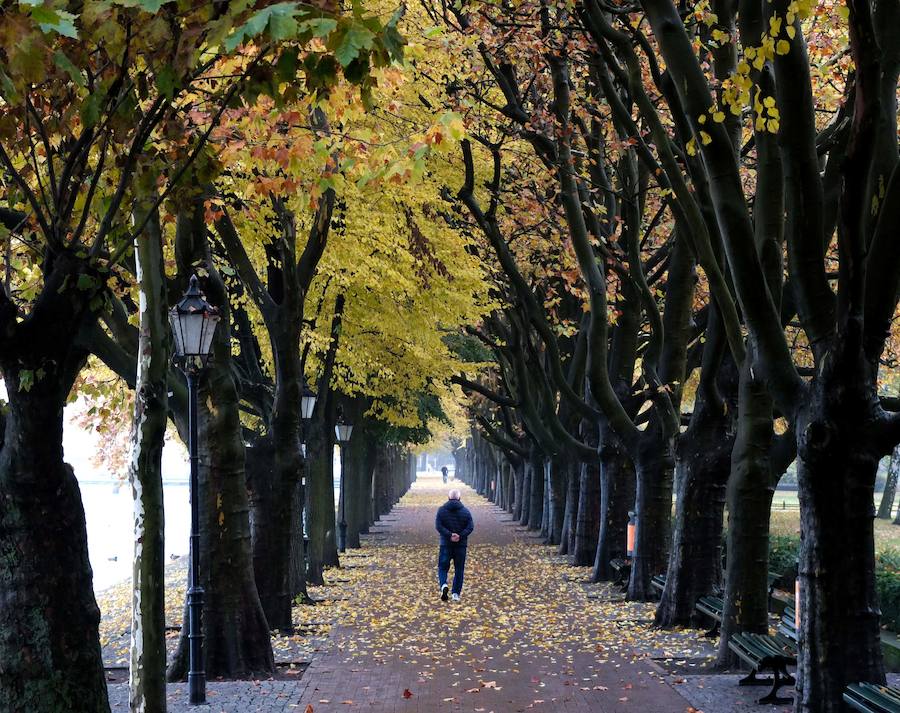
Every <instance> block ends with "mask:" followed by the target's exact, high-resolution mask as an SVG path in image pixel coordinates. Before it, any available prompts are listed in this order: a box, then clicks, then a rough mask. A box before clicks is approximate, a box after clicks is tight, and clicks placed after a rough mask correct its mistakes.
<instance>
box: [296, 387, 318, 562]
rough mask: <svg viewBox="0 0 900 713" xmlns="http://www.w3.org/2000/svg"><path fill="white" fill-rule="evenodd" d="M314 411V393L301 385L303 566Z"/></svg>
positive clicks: (306, 551) (307, 552)
mask: <svg viewBox="0 0 900 713" xmlns="http://www.w3.org/2000/svg"><path fill="white" fill-rule="evenodd" d="M315 410H316V392H315V391H313V390H312V389H310V388H309V387H308V386H307V385H306V383H305V382H304V384H303V393H302V394H301V396H300V419H301V423H302V426H301V436H302V440H301V442H300V452H301V453H302V454H303V475H301V476H300V487H301V488H303V490H302V491H301V492H302V493H303V498H302V502H303V506H302V508H301V510H300V537H302V538H303V562H304V566H305V563H306V561H307V557H308V556H309V548H308V547H307V539H306V490H305V489H306V470H307V467H306V435H307V430H308V428H309V422H310V419H312V416H313V411H315Z"/></svg>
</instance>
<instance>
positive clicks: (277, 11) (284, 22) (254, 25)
mask: <svg viewBox="0 0 900 713" xmlns="http://www.w3.org/2000/svg"><path fill="white" fill-rule="evenodd" d="M298 14H300V8H299V7H298V4H297V3H294V2H280V3H276V4H275V5H270V6H269V7H266V8H263V9H262V10H259V11H257V12H255V13H254V14H253V15H251V16H250V18H249V19H248V20H247V21H246V22H245V23H244V24H243V25H241V26H239V27H236V28H235V30H234V32H233V33H232V34H231V35H230V36H228V37H226V38H225V42H224V44H223V47H224V48H225V51H226V52H234V50H235V49H237V47H238V45H240V44H241V43H243V42H246V41H247V40H251V39H253V38H254V37H257V36H258V35H261V34H262V33H263V32H265V30H266V28H267V27H269V28H270V32H271V33H272V37H273V39H279V40H283V39H286V38H287V37H290V36H293V35H295V34H296V33H297V21H296V20H295V19H294V18H295V17H296V16H297V15H298ZM291 27H293V30H291V29H290V28H291ZM285 32H291V33H292V34H287V35H285V34H282V33H285ZM276 34H277V35H279V36H276Z"/></svg>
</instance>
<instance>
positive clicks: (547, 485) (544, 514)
mask: <svg viewBox="0 0 900 713" xmlns="http://www.w3.org/2000/svg"><path fill="white" fill-rule="evenodd" d="M552 471H553V462H552V460H551V459H549V458H548V459H546V460H545V461H544V492H543V498H542V499H543V508H542V509H541V522H540V527H539V529H540V531H541V536H542V537H543V538H544V544H549V538H550V498H551V494H550V490H551V482H550V481H551V474H552Z"/></svg>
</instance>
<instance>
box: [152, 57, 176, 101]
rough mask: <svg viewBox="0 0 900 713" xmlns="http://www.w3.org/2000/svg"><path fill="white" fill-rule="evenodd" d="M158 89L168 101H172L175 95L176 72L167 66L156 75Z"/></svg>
mask: <svg viewBox="0 0 900 713" xmlns="http://www.w3.org/2000/svg"><path fill="white" fill-rule="evenodd" d="M156 88H157V89H159V93H160V94H162V95H163V96H164V97H166V98H167V99H172V97H173V96H174V95H175V70H174V69H172V67H170V66H168V65H166V66H165V67H163V69H162V70H161V71H160V72H159V73H158V74H157V75H156Z"/></svg>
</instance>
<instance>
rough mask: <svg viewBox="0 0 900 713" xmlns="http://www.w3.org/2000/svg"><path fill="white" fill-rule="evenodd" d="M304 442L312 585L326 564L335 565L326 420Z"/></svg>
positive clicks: (330, 453)
mask: <svg viewBox="0 0 900 713" xmlns="http://www.w3.org/2000/svg"><path fill="white" fill-rule="evenodd" d="M313 430H314V433H313V434H310V437H309V438H308V440H307V443H306V455H307V464H308V470H307V473H308V476H307V479H306V483H307V493H308V496H309V502H308V503H307V506H306V512H307V516H306V517H307V520H306V522H307V529H308V531H309V554H308V558H309V571H308V572H307V579H308V581H309V582H310V583H311V584H324V583H325V579H324V572H325V567H336V566H338V553H337V535H336V532H335V528H336V525H337V520H336V519H335V502H334V470H333V463H332V459H333V457H334V441H333V440H332V438H333V436H332V433H331V430H330V429H329V428H328V425H327V423H323V424H319V425H318V426H316V427H315V428H314V429H313Z"/></svg>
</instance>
